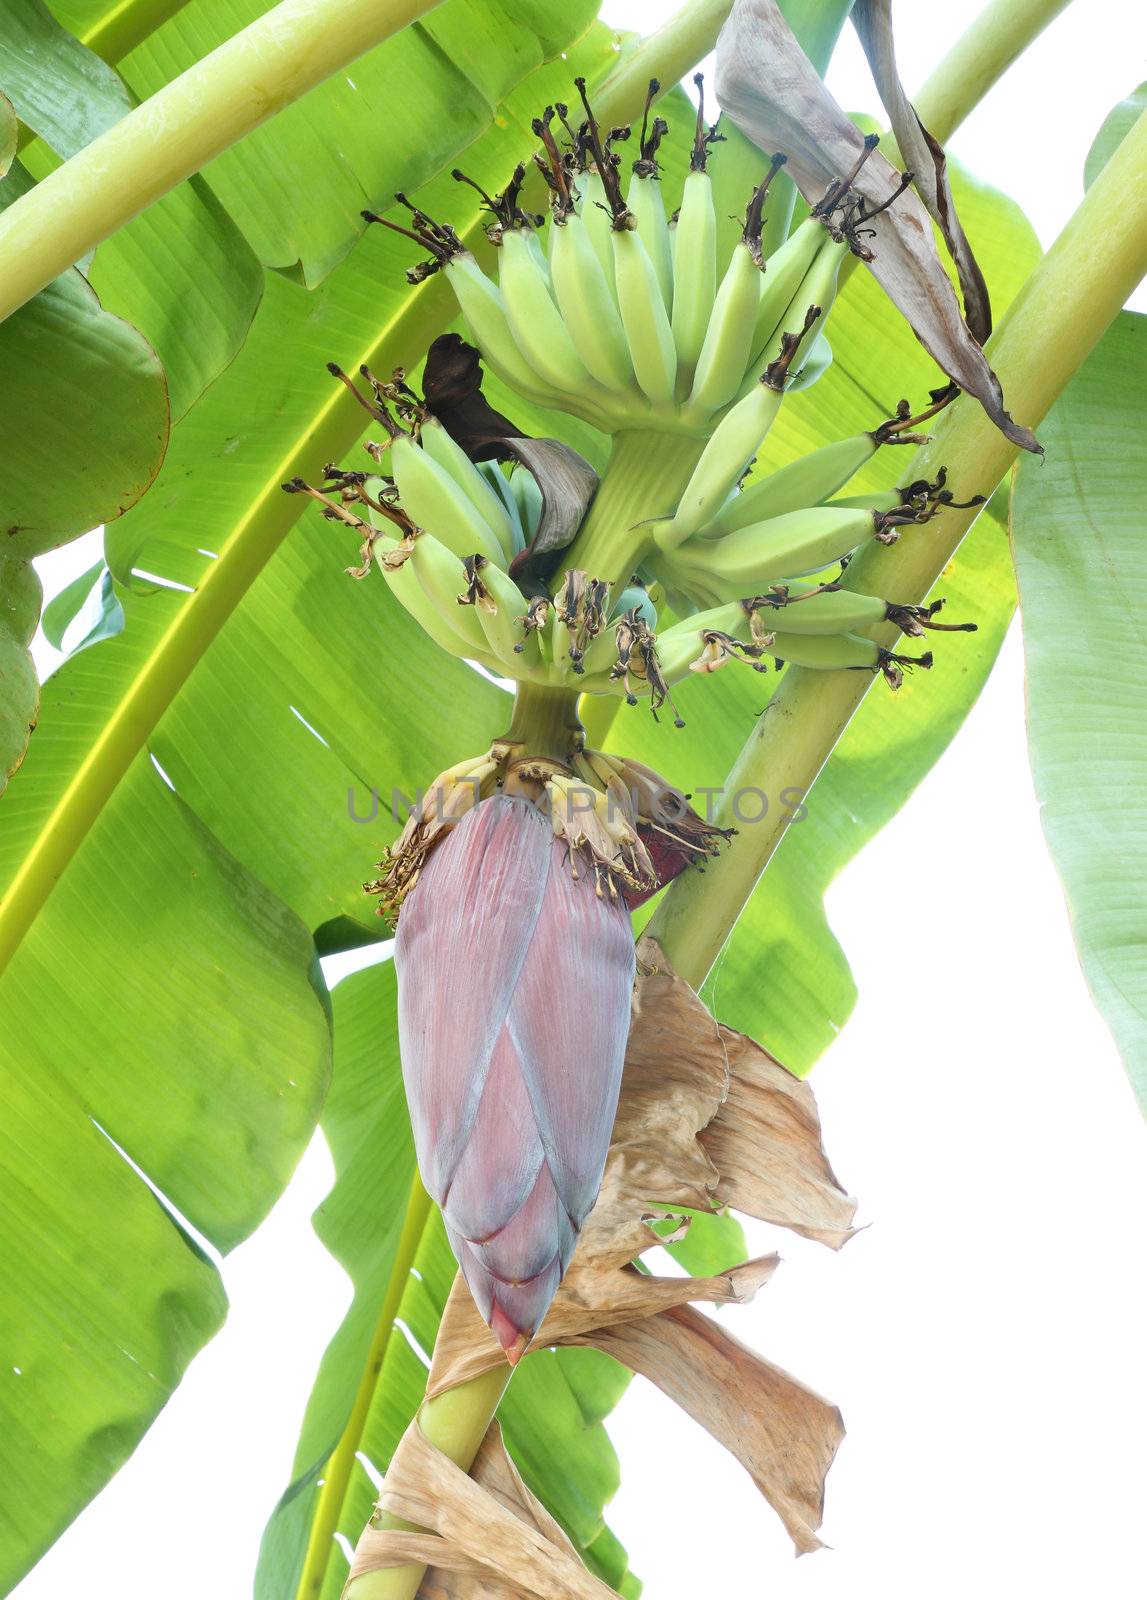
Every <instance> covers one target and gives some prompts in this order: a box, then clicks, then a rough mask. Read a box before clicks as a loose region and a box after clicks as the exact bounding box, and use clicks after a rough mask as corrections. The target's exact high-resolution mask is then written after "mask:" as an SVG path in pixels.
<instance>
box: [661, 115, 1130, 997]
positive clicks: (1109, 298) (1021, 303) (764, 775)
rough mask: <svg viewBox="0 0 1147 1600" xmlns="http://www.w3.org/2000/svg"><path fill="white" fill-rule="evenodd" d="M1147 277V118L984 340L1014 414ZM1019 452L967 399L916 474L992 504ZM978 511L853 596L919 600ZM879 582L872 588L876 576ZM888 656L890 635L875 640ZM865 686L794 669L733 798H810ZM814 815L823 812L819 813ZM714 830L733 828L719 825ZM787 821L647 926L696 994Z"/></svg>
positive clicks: (871, 563) (862, 569)
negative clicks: (878, 592)
mask: <svg viewBox="0 0 1147 1600" xmlns="http://www.w3.org/2000/svg"><path fill="white" fill-rule="evenodd" d="M1145 272H1147V113H1144V114H1143V115H1141V116H1140V118H1139V120H1138V122H1137V123H1136V124H1135V126H1134V128H1133V129H1132V130H1131V132H1130V133H1128V135H1127V137H1126V139H1125V140H1124V141H1123V144H1122V145H1121V146H1120V147H1119V149H1118V150H1117V151H1116V153H1115V154H1114V155H1113V156H1112V158H1111V160H1110V161H1109V162H1108V164H1107V166H1106V167H1105V168H1104V170H1103V172H1102V173H1101V174H1100V176H1099V177H1098V178H1097V179H1096V181H1095V182H1094V183H1093V185H1092V187H1091V188H1090V190H1089V191H1088V193H1087V195H1086V196H1085V198H1084V200H1083V202H1082V204H1081V205H1080V206H1079V208H1078V210H1077V211H1076V212H1075V215H1074V216H1073V217H1072V218H1071V220H1070V221H1069V222H1068V224H1067V226H1066V227H1065V228H1064V230H1063V232H1062V233H1061V234H1060V236H1059V238H1058V239H1057V240H1056V241H1055V243H1054V244H1053V245H1052V247H1051V249H1050V250H1049V252H1048V254H1047V255H1046V256H1045V257H1044V259H1043V261H1042V262H1041V263H1040V265H1039V266H1038V267H1037V268H1036V270H1035V272H1033V274H1032V276H1031V277H1030V278H1029V280H1028V282H1027V283H1026V284H1025V286H1024V288H1023V289H1022V290H1021V291H1020V294H1019V295H1018V296H1017V298H1016V300H1015V301H1014V302H1013V303H1012V305H1011V306H1010V308H1009V310H1008V313H1007V315H1006V316H1005V318H1004V319H1003V321H1002V322H1001V324H1000V327H999V328H998V330H997V331H996V333H995V334H994V336H993V337H992V339H991V340H990V341H989V344H988V347H987V349H988V355H989V357H990V358H991V361H992V365H993V367H994V368H995V370H996V372H997V374H998V375H999V377H1000V380H1001V382H1002V383H1003V386H1004V392H1005V394H1007V396H1008V399H1009V402H1010V404H1011V406H1012V408H1013V409H1014V411H1015V413H1016V415H1017V416H1018V417H1019V418H1021V419H1022V421H1023V422H1025V423H1027V424H1028V425H1029V426H1031V427H1035V426H1036V425H1037V424H1038V423H1039V421H1040V419H1041V418H1042V417H1043V416H1044V415H1045V414H1046V413H1047V411H1048V409H1049V407H1050V406H1051V405H1052V403H1053V402H1054V401H1055V399H1056V398H1057V396H1058V395H1059V394H1060V393H1061V392H1062V391H1063V389H1064V388H1065V387H1066V385H1067V383H1068V381H1069V379H1070V378H1071V376H1072V374H1073V373H1074V372H1075V371H1076V369H1077V368H1078V367H1079V366H1080V364H1081V363H1082V362H1083V361H1084V359H1085V358H1086V356H1087V355H1088V353H1089V352H1090V350H1091V349H1092V348H1093V346H1094V345H1095V344H1096V342H1097V341H1098V339H1099V337H1100V335H1101V334H1102V333H1103V331H1104V329H1105V328H1106V327H1107V325H1108V324H1109V323H1110V321H1111V319H1112V318H1113V317H1114V316H1115V315H1116V313H1117V312H1118V311H1119V309H1120V307H1121V306H1122V305H1123V303H1124V301H1125V300H1126V298H1127V296H1128V295H1129V294H1130V292H1131V290H1132V289H1133V288H1134V287H1135V285H1136V284H1137V283H1138V282H1139V280H1140V279H1141V278H1142V277H1143V275H1144V273H1145ZM1015 455H1016V448H1015V446H1014V445H1012V444H1010V443H1009V441H1008V440H1007V439H1006V438H1005V436H1004V435H1003V434H1002V433H1001V432H1000V431H999V429H998V428H996V427H995V426H994V425H993V424H992V423H991V422H990V421H989V420H988V418H987V416H986V414H985V412H984V411H983V410H982V408H981V407H980V406H979V405H978V404H977V402H976V401H975V400H972V399H970V398H968V397H967V396H962V397H961V398H960V399H959V400H958V401H957V402H956V404H955V405H954V406H953V407H952V409H951V411H950V412H949V413H948V414H947V416H946V417H945V418H944V420H943V422H942V423H941V424H940V425H939V426H938V427H937V430H936V434H935V436H934V438H933V440H932V442H931V443H930V444H928V445H925V446H924V447H923V449H922V450H921V451H920V453H919V455H918V456H917V457H916V459H915V461H914V463H913V466H912V468H911V474H912V476H913V477H916V476H920V477H933V476H935V474H936V472H937V470H938V469H939V467H940V466H944V467H946V468H947V470H948V478H949V481H950V482H951V483H952V484H954V485H956V487H957V489H958V491H959V493H960V494H961V496H964V497H965V498H970V497H971V495H972V494H974V493H976V492H978V493H980V494H983V495H985V496H987V495H990V494H991V493H992V491H993V490H994V489H995V487H996V485H997V484H998V483H999V482H1000V480H1001V479H1002V477H1003V476H1004V474H1005V472H1006V471H1007V470H1008V468H1009V467H1010V466H1011V464H1012V462H1013V460H1014V459H1015ZM976 514H977V511H976V509H974V508H964V509H955V508H953V509H951V510H946V511H945V512H944V514H943V516H942V517H940V518H938V519H937V520H936V522H935V523H934V524H933V525H932V528H934V529H935V532H934V533H933V532H932V529H929V536H928V537H924V538H914V537H910V536H906V537H904V538H902V539H901V540H900V541H899V542H898V543H897V544H896V545H895V546H893V547H892V548H891V549H890V550H888V549H881V550H880V551H877V552H876V553H875V554H873V553H872V552H869V553H867V554H866V555H864V556H862V557H860V558H858V559H857V560H856V561H855V562H854V563H853V564H852V566H851V567H850V568H849V572H848V580H847V587H849V588H851V587H853V586H856V587H859V588H861V589H863V588H864V587H865V579H866V577H867V578H868V580H869V582H870V583H871V582H873V581H876V582H878V583H879V584H881V585H884V586H885V587H886V588H888V589H889V590H890V591H892V590H894V591H895V592H896V593H897V594H903V595H904V596H905V597H906V599H907V600H908V601H912V602H915V601H922V600H923V599H924V597H925V596H926V595H927V593H928V592H929V590H930V588H931V587H932V585H933V583H934V582H935V581H936V579H937V578H938V577H939V576H940V574H941V572H942V571H943V569H944V567H945V566H946V565H947V564H948V562H949V561H950V560H951V559H952V556H953V554H954V553H955V551H956V549H957V547H958V545H959V543H960V541H961V539H962V538H963V537H964V534H965V533H966V532H967V530H968V528H969V527H970V526H971V524H972V522H973V521H974V520H975V517H976ZM877 566H878V568H879V578H878V579H876V580H874V579H873V575H872V574H873V568H874V567H877ZM874 637H875V638H876V639H877V642H878V643H880V644H883V645H888V646H891V645H892V644H893V642H894V640H895V638H896V630H895V629H894V628H892V627H886V628H885V629H884V630H883V631H882V632H881V633H880V634H874ZM869 685H870V679H869V678H868V676H867V675H866V674H862V673H858V672H838V673H832V674H829V673H823V672H822V673H816V672H812V671H810V670H808V669H801V668H799V667H790V668H789V669H788V671H787V672H786V673H785V676H784V678H783V679H782V681H781V684H780V687H779V688H778V689H777V692H776V694H775V695H774V696H773V699H772V701H771V703H770V704H769V706H768V708H767V710H766V711H765V713H764V714H763V715H762V716H761V718H760V719H759V721H758V723H757V725H756V727H755V728H754V730H753V732H752V734H751V736H750V737H749V739H748V741H747V742H746V744H745V745H744V747H743V748H742V750H741V753H740V755H739V756H738V758H737V761H736V763H735V765H734V767H733V770H732V772H731V773H730V774H729V777H728V780H727V782H726V786H725V793H726V795H729V796H731V795H734V794H736V793H737V792H738V790H739V789H741V788H744V787H760V786H762V785H767V787H768V788H769V789H770V790H772V791H779V790H780V789H782V788H790V787H791V788H794V789H798V790H800V791H801V792H802V793H807V792H808V790H809V789H810V788H811V787H812V785H813V782H814V780H815V779H816V776H817V774H818V772H819V771H820V769H821V767H822V766H823V765H824V763H825V761H826V760H827V759H828V757H829V755H830V754H831V753H832V749H833V746H834V745H835V744H836V742H837V740H838V739H839V738H840V736H841V734H842V733H843V732H844V729H845V728H846V726H847V725H848V722H849V719H850V718H851V716H852V714H853V712H854V711H855V710H856V708H857V706H858V705H859V704H860V702H861V700H862V699H863V698H864V695H865V693H866V692H867V690H868V688H869ZM813 805H814V808H815V801H814V802H813ZM717 821H718V822H719V823H725V822H727V818H726V817H724V816H723V815H719V816H718V818H717ZM784 827H785V819H784V817H783V816H778V817H777V818H776V820H774V819H773V817H772V816H770V817H768V818H767V819H765V820H763V821H762V822H761V823H760V824H759V825H756V826H754V827H751V828H745V829H743V830H742V831H741V832H740V833H739V834H738V835H737V837H736V838H735V839H733V840H732V841H731V843H730V845H729V847H728V848H727V849H726V850H725V851H723V852H722V854H721V855H720V856H719V857H718V858H717V860H716V861H714V862H712V863H710V864H709V866H708V869H707V870H706V872H705V873H704V875H703V876H701V875H699V874H697V873H684V874H682V876H681V877H680V878H678V879H677V881H676V882H675V883H674V884H672V885H671V886H670V888H669V890H668V891H667V893H666V895H665V898H664V899H663V900H662V902H661V904H660V906H659V907H658V909H657V911H656V913H655V915H654V916H653V918H652V920H651V922H650V925H649V933H650V934H651V935H652V936H653V937H654V938H656V939H659V940H660V942H661V944H662V946H663V947H664V949H665V952H666V954H667V956H668V957H669V960H670V961H671V962H672V963H673V966H674V968H675V969H676V970H677V972H678V973H679V974H680V975H681V977H683V978H684V979H685V980H686V982H688V983H691V984H692V985H693V986H694V987H699V986H700V985H701V984H702V983H703V982H704V980H705V978H706V976H707V975H708V973H709V971H710V969H711V967H712V965H713V962H714V961H715V960H716V958H717V955H718V953H719V952H720V950H721V947H722V946H723V945H724V943H725V941H726V939H727V938H728V936H729V933H730V931H731V930H732V928H733V926H734V924H735V923H736V920H737V918H738V917H739V915H740V913H741V911H742V909H743V907H744V906H745V903H746V902H747V901H748V899H749V896H750V895H751V894H752V892H753V890H754V888H755V887H756V884H757V882H758V880H759V878H760V876H761V873H762V872H763V870H764V868H765V866H766V864H767V862H768V860H769V858H770V857H771V856H772V853H773V851H774V850H775V849H776V847H777V845H778V844H779V843H780V841H781V838H782V836H783V832H784Z"/></svg>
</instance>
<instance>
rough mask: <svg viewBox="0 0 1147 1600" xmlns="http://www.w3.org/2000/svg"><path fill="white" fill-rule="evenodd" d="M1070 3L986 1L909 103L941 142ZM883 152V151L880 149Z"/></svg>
mask: <svg viewBox="0 0 1147 1600" xmlns="http://www.w3.org/2000/svg"><path fill="white" fill-rule="evenodd" d="M1070 3H1071V0H990V4H989V5H987V6H985V7H984V9H983V11H981V13H980V15H979V16H978V17H977V18H976V20H975V22H973V23H972V26H971V27H970V28H969V29H968V31H967V32H966V33H964V34H962V35H961V37H960V38H959V39H958V40H957V41H956V43H955V44H954V45H953V47H952V49H951V50H949V52H948V54H947V55H946V56H945V57H944V59H943V61H942V62H941V63H940V65H939V66H938V67H937V68H936V70H935V72H933V73H932V74H931V76H930V77H929V78H928V79H927V80H926V81H925V83H924V85H923V86H922V88H921V89H920V91H919V93H918V94H916V95H914V96H913V97H912V103H913V105H914V106H915V107H916V110H917V112H918V113H919V115H920V120H921V121H922V122H923V124H924V126H925V127H926V128H927V129H928V131H929V133H931V134H932V135H933V136H934V137H935V138H937V139H939V140H940V142H941V143H943V142H944V141H945V140H946V139H949V138H951V136H952V134H953V133H954V132H955V130H956V129H957V128H958V127H959V125H960V123H961V122H963V120H964V118H965V117H966V116H967V114H968V112H969V110H970V109H971V108H972V107H973V106H977V105H979V103H980V101H981V100H982V99H983V98H984V96H985V95H986V94H987V93H988V91H989V90H990V89H992V88H994V87H995V85H996V84H997V83H998V82H999V80H1000V79H1001V78H1002V77H1003V75H1004V73H1005V72H1006V71H1007V70H1008V68H1009V67H1010V66H1011V65H1012V64H1013V63H1014V62H1015V61H1017V60H1018V59H1019V57H1020V56H1021V55H1023V53H1024V51H1025V50H1026V49H1027V47H1028V45H1029V44H1031V42H1032V40H1033V39H1036V38H1038V37H1039V35H1040V34H1041V33H1042V32H1043V30H1044V29H1045V28H1046V27H1047V25H1048V23H1049V22H1053V21H1054V20H1055V18H1056V17H1058V16H1059V14H1060V12H1061V11H1066V9H1067V7H1068V5H1069V4H1070ZM882 148H883V147H882Z"/></svg>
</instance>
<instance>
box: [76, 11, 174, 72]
mask: <svg viewBox="0 0 1147 1600" xmlns="http://www.w3.org/2000/svg"><path fill="white" fill-rule="evenodd" d="M188 3H189V0H120V3H119V5H117V6H113V7H112V8H111V10H110V11H105V12H104V14H103V16H102V17H100V18H99V19H98V20H97V21H95V22H93V23H92V25H91V27H90V28H87V29H85V30H84V32H83V33H81V34H80V43H81V44H84V45H87V47H88V49H89V50H91V51H92V52H93V54H95V55H97V56H99V58H100V60H101V61H106V62H108V64H109V65H110V66H113V67H114V66H115V65H116V63H117V62H119V61H122V60H123V59H124V57H125V56H129V55H130V54H131V52H132V51H133V50H134V49H136V47H137V46H139V45H141V44H142V43H143V41H144V40H145V39H150V38H151V36H152V34H153V33H156V32H158V30H159V29H160V28H162V27H163V24H164V23H165V22H170V20H171V18H172V17H174V16H175V15H176V13H177V12H179V11H182V10H183V8H184V7H185V6H186V5H187V4H188Z"/></svg>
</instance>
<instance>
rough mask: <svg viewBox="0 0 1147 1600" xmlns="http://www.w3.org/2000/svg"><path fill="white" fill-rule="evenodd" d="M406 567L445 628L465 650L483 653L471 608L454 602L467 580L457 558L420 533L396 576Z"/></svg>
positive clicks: (482, 639) (483, 644)
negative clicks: (408, 556) (459, 640)
mask: <svg viewBox="0 0 1147 1600" xmlns="http://www.w3.org/2000/svg"><path fill="white" fill-rule="evenodd" d="M408 567H409V568H410V571H411V573H412V574H413V576H414V577H415V578H416V579H417V581H418V583H419V584H420V585H421V587H422V592H423V593H424V594H425V596H426V598H427V599H428V600H429V601H430V602H431V604H432V605H434V606H435V607H436V608H437V611H438V614H439V616H440V617H441V618H442V620H443V621H444V622H445V623H446V625H447V627H449V628H450V629H451V630H452V631H453V632H454V633H455V634H456V635H457V636H458V637H459V638H460V639H461V640H462V641H463V643H464V645H465V647H466V650H465V653H466V654H467V655H473V654H474V653H475V651H477V652H478V654H479V655H483V656H484V655H485V654H486V650H487V647H486V635H485V634H484V633H483V631H482V629H481V627H480V626H479V623H478V619H477V618H476V617H475V616H474V614H473V611H471V610H469V609H467V608H466V607H465V606H460V605H459V603H458V597H459V595H465V593H466V581H467V580H466V569H465V567H464V566H463V564H462V560H461V558H460V557H459V556H456V555H455V554H454V552H453V551H452V550H450V549H449V548H448V547H447V546H446V545H444V544H443V543H442V541H441V540H440V539H436V538H435V537H434V535H433V534H432V533H420V534H419V535H418V537H417V538H416V539H415V541H414V549H413V550H412V552H411V555H410V560H409V561H407V562H406V563H405V565H404V566H403V567H402V568H401V569H400V575H401V573H402V572H405V571H406V569H407V568H408ZM389 576H390V575H389V574H388V578H389ZM391 587H392V588H394V587H395V585H394V584H392V585H391Z"/></svg>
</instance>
